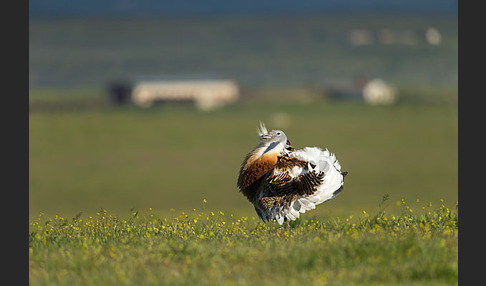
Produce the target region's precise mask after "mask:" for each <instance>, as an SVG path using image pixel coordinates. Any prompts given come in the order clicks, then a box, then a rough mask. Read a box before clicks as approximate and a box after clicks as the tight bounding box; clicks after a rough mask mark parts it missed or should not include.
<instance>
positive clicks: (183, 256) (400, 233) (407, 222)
mask: <svg viewBox="0 0 486 286" xmlns="http://www.w3.org/2000/svg"><path fill="white" fill-rule="evenodd" d="M401 209H402V214H401V215H399V216H394V215H392V216H390V215H387V214H386V213H385V212H384V211H383V210H381V211H378V212H376V213H375V214H373V216H369V215H368V214H367V213H364V214H362V215H361V216H359V217H352V216H350V217H347V218H343V219H340V218H339V217H333V218H326V219H323V220H321V219H317V218H313V219H312V218H311V219H298V220H297V221H295V222H292V223H291V224H290V225H288V226H287V225H284V226H278V225H276V224H270V225H265V224H263V223H262V222H260V221H256V220H255V218H254V217H252V218H249V217H234V216H233V215H228V214H225V213H223V212H216V213H214V212H212V211H205V210H204V206H203V211H196V210H194V211H191V212H189V213H184V212H182V213H181V214H179V215H177V214H173V215H171V216H170V217H160V216H157V215H154V214H153V213H152V211H150V210H149V211H147V212H144V213H143V214H141V213H139V212H134V213H133V214H131V215H130V216H127V217H117V216H113V215H112V214H111V213H109V212H107V211H106V210H101V211H100V212H98V213H97V214H96V215H95V217H91V216H90V217H84V216H76V217H74V218H63V217H59V216H56V217H55V218H49V219H46V218H45V217H42V216H41V217H39V218H38V219H37V220H34V221H33V222H32V224H31V226H30V227H31V233H30V237H29V258H30V262H29V263H30V268H29V278H30V283H31V285H68V284H69V285H301V284H302V283H305V284H306V285H457V278H458V262H457V259H458V244H457V243H458V221H457V205H456V206H455V208H454V209H452V210H450V209H449V208H447V207H445V206H444V205H443V204H442V205H438V206H435V207H433V206H432V205H430V204H424V205H422V207H421V208H419V209H418V210H416V211H413V209H412V208H411V207H410V206H409V205H407V204H406V203H405V202H402V203H401ZM417 213H421V214H417Z"/></svg>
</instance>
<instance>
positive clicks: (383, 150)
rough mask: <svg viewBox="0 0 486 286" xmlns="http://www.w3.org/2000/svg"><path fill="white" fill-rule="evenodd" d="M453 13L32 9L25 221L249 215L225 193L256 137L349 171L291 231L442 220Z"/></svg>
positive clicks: (351, 6) (441, 7) (116, 4)
mask: <svg viewBox="0 0 486 286" xmlns="http://www.w3.org/2000/svg"><path fill="white" fill-rule="evenodd" d="M457 4H458V3H457V1H449V0H441V1H439V0H420V1H416V0H407V1H401V0H396V1H386V0H369V1H357V0H356V1H353V0H349V1H331V0H329V1H313V0H301V1H288V0H280V1H263V2H262V1H254V0H247V1H223V0H208V1H202V2H201V1H196V0H188V1H168V0H165V1H152V0H146V1H134V0H106V1H94V0H85V1H80V2H76V1H62V0H42V1H40V0H31V1H29V210H30V217H31V218H33V217H37V216H38V215H39V213H40V212H42V213H44V214H46V215H55V214H59V215H63V216H67V217H69V216H74V215H76V214H78V213H80V212H83V213H84V214H91V213H95V212H97V211H99V210H100V209H101V208H103V209H107V210H108V211H110V212H113V213H115V214H119V215H123V214H125V213H129V212H130V210H131V209H136V210H140V211H145V210H148V209H149V208H152V209H153V211H155V212H159V213H161V214H166V213H170V212H171V209H172V210H175V211H177V212H179V211H191V210H193V209H197V210H201V209H202V208H203V207H204V208H205V209H212V210H221V211H224V212H227V213H232V214H235V215H246V216H256V214H255V213H254V209H253V206H252V205H251V204H250V203H249V202H248V201H246V199H245V197H244V196H243V195H242V194H241V193H239V191H238V189H237V187H236V179H237V176H238V171H239V168H240V165H241V163H242V161H243V159H244V157H245V155H246V153H247V152H248V151H250V150H251V149H252V148H253V147H254V146H255V145H256V144H257V143H258V136H257V133H256V127H257V125H258V122H259V120H262V121H264V122H265V123H266V125H267V127H268V128H269V129H283V130H284V131H285V132H286V134H287V136H288V137H289V139H290V141H291V142H292V145H293V146H294V147H296V148H303V147H305V146H319V147H321V148H328V149H329V150H330V151H331V152H334V153H335V154H336V155H337V158H338V159H339V161H340V162H341V165H342V169H343V170H345V171H348V172H349V175H348V176H347V177H346V182H345V185H344V186H345V188H344V191H343V192H342V193H341V194H340V195H339V196H338V197H336V198H335V199H333V200H331V201H329V202H326V203H324V204H323V205H321V206H319V207H318V208H317V209H316V210H313V211H312V213H309V214H306V216H314V215H316V216H330V215H339V216H349V215H355V216H358V215H360V214H361V213H362V212H363V210H365V211H366V212H368V213H374V212H376V210H377V208H378V204H379V202H380V201H381V198H382V197H383V195H385V194H389V197H390V200H389V203H388V205H387V211H389V212H394V211H396V212H398V211H399V210H398V205H399V203H397V202H399V201H401V200H402V199H404V200H405V201H407V202H416V201H417V200H419V201H420V203H421V205H424V204H425V203H428V202H432V204H436V205H437V204H440V203H442V202H440V200H443V201H444V202H445V203H446V204H448V205H451V206H452V205H454V204H455V202H456V200H457V198H458V195H457V183H458V175H457V171H458V170H457V163H458V156H457V154H458V152H457V146H458V145H457V141H458V136H457V131H458V112H457V107H458V89H457V88H458V17H457V6H458V5H457ZM203 200H206V201H207V203H203Z"/></svg>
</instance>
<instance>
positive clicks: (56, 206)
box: [29, 97, 458, 219]
mask: <svg viewBox="0 0 486 286" xmlns="http://www.w3.org/2000/svg"><path fill="white" fill-rule="evenodd" d="M259 120H262V121H264V122H265V123H266V124H267V127H268V128H269V129H274V128H279V129H283V130H284V131H285V132H286V134H287V136H288V137H289V139H290V140H291V142H292V144H293V145H294V147H296V148H303V147H305V146H319V147H322V148H328V149H329V150H330V151H331V152H334V153H335V154H336V155H337V158H338V159H339V161H340V162H341V165H342V169H343V170H345V171H348V172H349V175H348V176H347V177H346V181H345V188H344V192H342V193H341V194H340V195H339V196H338V197H337V198H335V199H334V200H332V201H329V202H326V203H324V204H323V205H320V206H318V208H317V209H316V210H313V211H312V214H311V215H312V216H315V215H316V216H327V215H330V214H332V215H342V216H350V215H355V216H356V215H358V214H361V213H362V212H363V211H367V212H369V213H372V212H374V211H375V210H376V206H377V203H378V202H379V201H380V200H381V198H382V196H383V195H384V194H386V193H388V194H389V195H390V200H389V202H390V203H389V204H388V206H387V211H389V212H394V210H395V209H396V207H397V206H396V204H395V202H397V201H400V200H401V199H405V200H406V201H407V202H408V201H415V200H416V199H419V200H420V201H421V202H429V201H430V202H432V203H436V202H438V201H439V200H440V199H443V200H444V202H445V204H446V205H447V206H452V205H454V204H455V203H456V201H457V199H458V194H457V185H458V151H457V147H458V111H457V105H454V104H452V105H430V104H429V105H417V104H399V105H396V106H391V107H380V106H369V105H364V104H361V103H358V102H329V101H323V100H311V101H305V100H303V101H295V100H294V101H291V100H282V101H278V100H275V98H273V99H272V98H270V97H269V98H267V99H265V98H263V99H261V100H258V101H257V100H254V101H246V102H242V103H240V104H237V105H233V106H229V107H226V108H224V109H221V110H217V111H214V112H207V113H206V112H200V111H197V110H196V109H194V108H193V107H192V106H155V108H152V109H149V110H140V109H137V108H134V107H123V108H114V107H112V108H91V109H90V108H86V109H81V110H68V111H51V112H31V113H30V115H29V211H30V218H31V219H32V218H34V217H37V216H38V215H39V213H40V212H42V213H44V214H46V215H48V216H49V215H50V216H52V215H55V214H59V215H62V216H64V217H73V216H74V215H75V214H77V213H79V212H83V214H86V215H88V214H93V213H96V212H97V211H99V210H100V209H101V208H103V209H107V210H109V211H110V212H112V213H115V214H118V215H124V214H128V213H130V209H132V208H133V209H136V210H147V209H149V208H152V209H153V210H154V212H157V213H160V214H165V213H169V212H170V210H171V209H174V210H176V211H184V210H186V211H189V210H192V209H194V208H196V209H199V208H200V207H201V206H202V201H203V200H204V199H205V200H207V204H206V208H208V209H214V210H221V211H224V212H226V213H232V214H235V215H246V216H255V213H254V209H253V206H252V205H251V204H250V203H249V202H248V201H246V199H245V198H244V197H243V196H242V195H241V194H240V193H239V192H238V189H237V188H236V178H237V175H238V171H239V168H240V164H241V162H242V160H243V158H244V156H245V154H246V153H247V152H248V151H249V150H250V149H251V148H253V147H254V146H255V145H256V144H257V142H258V137H257V135H256V126H257V125H258V121H259ZM308 215H310V214H304V217H306V216H308Z"/></svg>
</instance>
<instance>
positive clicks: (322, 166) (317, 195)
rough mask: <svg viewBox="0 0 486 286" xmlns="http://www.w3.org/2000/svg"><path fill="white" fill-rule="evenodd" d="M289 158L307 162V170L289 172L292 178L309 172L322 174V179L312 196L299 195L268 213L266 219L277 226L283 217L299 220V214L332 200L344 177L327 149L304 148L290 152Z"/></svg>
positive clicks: (298, 169) (334, 157)
mask: <svg viewBox="0 0 486 286" xmlns="http://www.w3.org/2000/svg"><path fill="white" fill-rule="evenodd" d="M290 157H295V158H298V159H300V160H304V161H307V162H309V164H308V167H307V168H299V167H295V168H294V169H293V170H292V172H290V175H291V176H292V177H295V176H298V175H302V174H305V173H307V172H309V171H316V172H318V173H319V172H324V178H323V179H322V183H321V184H320V185H319V186H318V187H317V190H316V191H315V192H314V193H313V194H312V195H299V196H298V197H297V199H296V200H295V201H293V202H291V203H290V204H289V205H286V206H283V207H278V208H275V209H272V211H271V212H269V213H268V217H267V219H268V220H273V219H276V220H277V222H278V223H279V224H282V223H283V221H284V217H286V218H287V219H289V220H295V219H297V218H299V216H300V214H301V213H305V212H306V211H308V210H312V209H315V208H316V205H319V204H321V203H323V202H325V201H327V200H330V199H332V198H334V197H335V196H336V195H337V194H338V193H336V191H338V190H339V189H340V188H341V186H342V185H343V183H344V177H343V175H342V174H341V164H339V161H338V160H337V159H336V156H335V155H334V154H333V153H331V152H329V150H327V149H326V150H325V151H323V150H322V149H320V148H318V147H305V148H303V149H301V150H296V151H295V152H292V153H291V154H290Z"/></svg>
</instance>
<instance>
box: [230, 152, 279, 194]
mask: <svg viewBox="0 0 486 286" xmlns="http://www.w3.org/2000/svg"><path fill="white" fill-rule="evenodd" d="M277 160H278V154H277V153H265V154H263V155H262V156H260V157H258V155H257V154H256V152H250V153H249V154H248V155H247V157H246V159H245V161H244V162H243V164H242V166H241V170H240V174H239V176H238V187H239V188H240V190H241V192H242V193H243V195H245V196H246V197H247V199H248V200H249V201H251V202H253V200H254V198H255V196H256V194H257V190H258V187H259V184H258V183H257V182H258V181H259V180H260V179H261V178H262V177H263V176H264V175H265V174H267V173H268V172H269V171H270V170H272V168H273V167H274V166H275V164H277Z"/></svg>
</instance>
